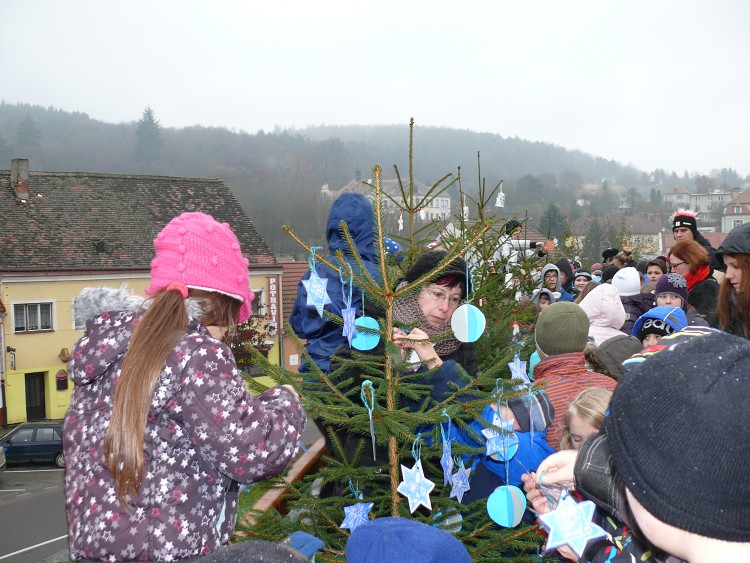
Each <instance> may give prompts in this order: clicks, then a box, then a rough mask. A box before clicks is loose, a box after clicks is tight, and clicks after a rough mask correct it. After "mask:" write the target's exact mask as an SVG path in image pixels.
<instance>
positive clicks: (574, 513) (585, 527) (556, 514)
mask: <svg viewBox="0 0 750 563" xmlns="http://www.w3.org/2000/svg"><path fill="white" fill-rule="evenodd" d="M595 508H596V506H595V505H594V503H593V502H591V501H590V500H585V501H583V502H576V501H574V500H573V499H572V498H570V497H565V498H564V499H562V500H561V501H560V503H559V504H558V505H557V508H556V509H555V510H554V511H552V512H548V513H547V514H540V515H539V520H540V521H541V523H542V525H543V526H544V527H545V528H546V529H547V530H548V531H549V536H548V537H547V545H546V546H545V549H546V550H548V551H549V550H551V549H556V548H558V547H560V546H562V545H567V546H568V547H569V548H570V549H572V550H573V551H574V552H575V553H576V554H577V555H578V557H581V556H582V555H583V551H584V550H585V549H586V543H587V542H588V541H589V540H592V539H595V538H601V537H603V536H606V535H607V532H605V531H604V530H603V529H602V528H600V527H599V526H597V525H596V524H594V523H593V522H592V521H591V518H592V517H593V516H594V509H595Z"/></svg>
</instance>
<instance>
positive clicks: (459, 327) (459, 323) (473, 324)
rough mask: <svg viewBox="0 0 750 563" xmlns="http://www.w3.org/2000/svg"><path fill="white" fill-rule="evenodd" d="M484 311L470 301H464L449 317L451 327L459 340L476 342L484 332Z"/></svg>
mask: <svg viewBox="0 0 750 563" xmlns="http://www.w3.org/2000/svg"><path fill="white" fill-rule="evenodd" d="M485 326H487V321H486V320H485V318H484V313H482V311H481V310H479V308H478V307H475V306H474V305H472V304H471V303H464V304H463V305H461V306H460V307H459V308H458V309H456V311H455V312H454V313H453V316H452V317H451V329H452V330H453V334H454V335H455V336H456V338H457V339H458V340H459V341H460V342H476V341H477V340H479V337H480V336H482V333H483V332H484V327H485Z"/></svg>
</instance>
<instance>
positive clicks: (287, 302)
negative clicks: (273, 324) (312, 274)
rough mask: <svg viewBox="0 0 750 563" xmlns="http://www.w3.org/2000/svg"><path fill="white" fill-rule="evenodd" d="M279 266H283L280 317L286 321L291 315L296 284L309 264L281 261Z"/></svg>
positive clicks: (295, 294)
mask: <svg viewBox="0 0 750 563" xmlns="http://www.w3.org/2000/svg"><path fill="white" fill-rule="evenodd" d="M281 267H282V268H284V273H283V274H282V275H281V299H282V303H281V312H282V317H281V318H282V319H284V322H286V320H287V319H288V318H289V317H290V316H291V315H292V308H293V307H294V302H295V300H296V299H297V286H298V285H299V282H300V280H301V279H302V276H304V275H305V272H307V270H308V268H309V267H310V266H309V264H308V263H307V262H282V263H281Z"/></svg>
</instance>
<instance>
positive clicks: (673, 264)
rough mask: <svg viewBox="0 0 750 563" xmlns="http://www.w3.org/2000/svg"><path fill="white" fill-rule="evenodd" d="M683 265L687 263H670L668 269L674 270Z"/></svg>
mask: <svg viewBox="0 0 750 563" xmlns="http://www.w3.org/2000/svg"><path fill="white" fill-rule="evenodd" d="M683 264H687V262H677V263H676V264H675V263H674V262H670V263H669V267H670V268H671V269H672V270H674V269H675V268H676V267H677V266H682V265H683Z"/></svg>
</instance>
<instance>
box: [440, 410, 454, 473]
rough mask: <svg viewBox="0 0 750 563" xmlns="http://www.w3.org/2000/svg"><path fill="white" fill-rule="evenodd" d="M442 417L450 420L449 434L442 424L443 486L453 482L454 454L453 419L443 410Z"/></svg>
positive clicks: (441, 464)
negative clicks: (452, 441)
mask: <svg viewBox="0 0 750 563" xmlns="http://www.w3.org/2000/svg"><path fill="white" fill-rule="evenodd" d="M442 415H443V416H444V417H445V418H447V419H448V432H447V434H448V435H447V436H446V431H445V428H444V426H443V424H442V423H441V424H440V436H441V437H442V439H443V440H442V442H443V455H442V456H440V466H441V467H442V468H443V486H445V485H447V484H448V483H452V482H453V467H454V463H453V452H452V451H451V449H452V448H451V438H450V436H451V417H450V416H448V412H447V411H446V410H445V409H443V412H442Z"/></svg>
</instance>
